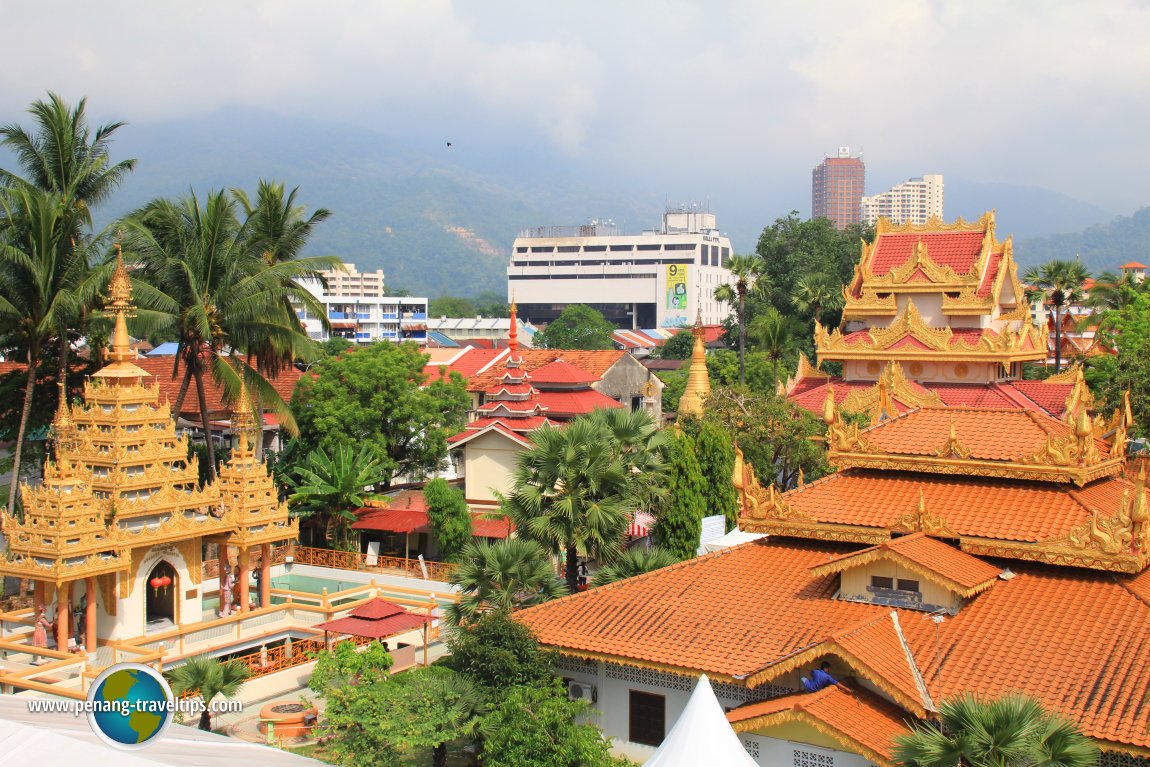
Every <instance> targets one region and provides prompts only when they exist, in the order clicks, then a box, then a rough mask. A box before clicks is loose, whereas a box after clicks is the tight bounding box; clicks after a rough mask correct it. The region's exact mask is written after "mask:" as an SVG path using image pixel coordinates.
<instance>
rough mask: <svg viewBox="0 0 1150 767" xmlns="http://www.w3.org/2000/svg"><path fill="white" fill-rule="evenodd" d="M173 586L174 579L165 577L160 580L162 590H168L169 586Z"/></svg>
mask: <svg viewBox="0 0 1150 767" xmlns="http://www.w3.org/2000/svg"><path fill="white" fill-rule="evenodd" d="M171 585H172V579H171V578H169V577H168V576H166V575H165V576H163V577H162V578H160V588H162V589H167V588H168V586H171Z"/></svg>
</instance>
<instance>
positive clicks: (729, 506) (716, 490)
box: [695, 419, 739, 530]
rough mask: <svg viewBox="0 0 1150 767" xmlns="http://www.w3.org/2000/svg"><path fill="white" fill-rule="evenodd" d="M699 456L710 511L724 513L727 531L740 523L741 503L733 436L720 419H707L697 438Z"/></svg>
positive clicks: (696, 451) (697, 455)
mask: <svg viewBox="0 0 1150 767" xmlns="http://www.w3.org/2000/svg"><path fill="white" fill-rule="evenodd" d="M695 455H696V457H697V458H698V459H699V470H700V471H701V472H702V474H703V487H704V492H705V494H706V497H705V499H704V501H703V507H704V508H705V509H706V514H707V515H708V516H709V515H712V514H722V515H723V516H724V517H726V519H727V524H726V527H727V530H734V529H735V528H736V527H737V526H738V517H739V506H738V503H739V502H738V496H737V495H736V494H735V486H734V485H732V484H731V474H732V472H733V471H734V469H735V446H734V444H733V443H732V441H731V436H730V435H729V434H727V432H726V431H725V430H724V429H723V427H722V426H721V425H720V424H719V423H718V422H716V421H712V420H705V419H704V421H703V423H702V424H701V425H700V428H699V433H698V435H697V436H696V437H695Z"/></svg>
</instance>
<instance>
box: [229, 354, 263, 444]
mask: <svg viewBox="0 0 1150 767" xmlns="http://www.w3.org/2000/svg"><path fill="white" fill-rule="evenodd" d="M257 428H258V427H257V424H256V419H255V417H254V416H253V415H252V403H251V399H250V398H249V397H248V386H247V381H246V380H245V379H244V375H243V371H240V393H239V396H237V397H236V404H235V406H234V407H233V408H232V431H233V432H235V434H236V435H237V436H238V437H239V442H238V444H237V445H236V449H235V451H234V452H233V455H234V456H235V457H237V458H250V457H251V456H252V454H253V448H254V446H255V434H256V433H257Z"/></svg>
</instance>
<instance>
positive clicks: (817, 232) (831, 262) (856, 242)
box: [755, 211, 874, 326]
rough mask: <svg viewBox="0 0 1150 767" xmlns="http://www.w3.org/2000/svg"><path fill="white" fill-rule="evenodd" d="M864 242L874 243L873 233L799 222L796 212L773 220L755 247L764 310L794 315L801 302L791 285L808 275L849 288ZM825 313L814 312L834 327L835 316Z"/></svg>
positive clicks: (859, 227) (821, 221)
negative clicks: (762, 283)
mask: <svg viewBox="0 0 1150 767" xmlns="http://www.w3.org/2000/svg"><path fill="white" fill-rule="evenodd" d="M864 239H865V240H873V239H874V229H873V228H872V227H870V226H869V225H866V224H852V225H850V226H847V227H846V228H845V229H842V230H838V229H835V226H834V224H833V223H831V222H830V221H829V220H828V219H825V218H816V219H810V220H807V219H803V218H801V217H800V216H799V214H798V212H797V211H791V213H790V214H788V215H787V216H786V217H784V218H779V219H776V220H775V222H774V223H773V224H771V225H770V226H768V227H766V228H764V229H763V232H762V234H761V235H760V236H759V242H758V244H757V246H756V247H755V253H756V254H757V255H758V256H759V258H761V259H762V260H763V264H764V267H763V273H764V275H765V277H766V285H767V287H768V290H766V291H764V293H765V298H766V299H767V302H768V303H769V305H771V306H774V307H775V308H776V309H778V310H779V311H780V312H782V313H783V314H785V315H792V316H793V315H794V314H795V313H796V310H797V309H798V307H797V302H796V299H802V298H803V296H802V295H801V293H800V292H799V290H797V286H796V283H798V282H799V281H800V280H802V279H803V278H804V277H805V276H807V275H820V274H821V275H825V276H826V277H827V278H828V280H829V281H830V282H832V283H834V284H836V285H846V284H847V283H849V282H850V280H851V277H852V276H853V275H854V270H855V265H856V264H857V263H858V260H859V248H860V242H861V241H862V240H864ZM830 308H831V305H830V304H822V305H820V306H819V311H820V313H821V314H822V315H823V316H824V319H826V320H828V322H827V324H829V325H832V326H833V325H837V324H838V321H839V317H838V316H837V312H836V315H835V316H830V313H829V312H830ZM799 313H800V314H805V312H802V311H800V312H799Z"/></svg>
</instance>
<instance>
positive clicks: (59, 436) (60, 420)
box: [52, 379, 76, 461]
mask: <svg viewBox="0 0 1150 767" xmlns="http://www.w3.org/2000/svg"><path fill="white" fill-rule="evenodd" d="M59 387H60V403H59V405H58V406H57V407H56V417H55V418H53V419H52V433H53V435H54V437H55V440H56V460H57V461H60V460H62V459H63V457H64V454H65V453H70V452H71V451H72V450H74V449H75V448H76V424H74V423H73V422H72V415H71V412H70V409H69V407H68V386H67V384H66V383H65V382H64V381H63V380H62V379H61V380H60V382H59Z"/></svg>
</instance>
